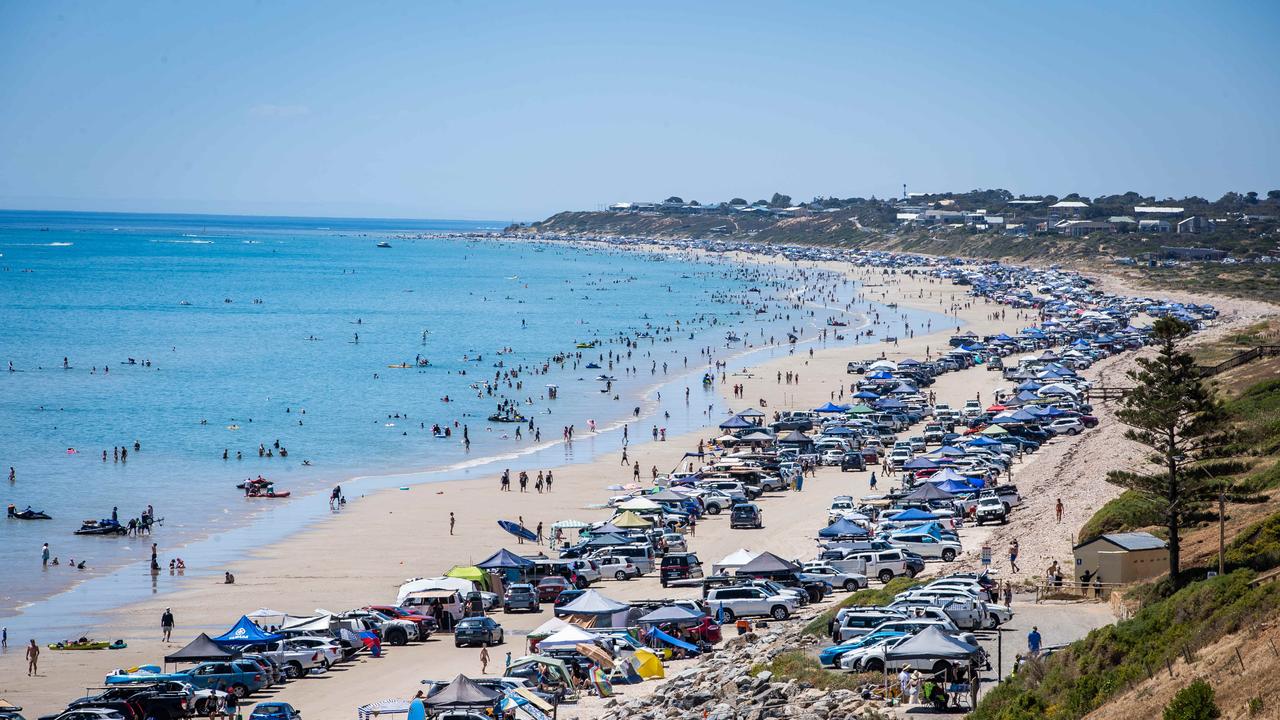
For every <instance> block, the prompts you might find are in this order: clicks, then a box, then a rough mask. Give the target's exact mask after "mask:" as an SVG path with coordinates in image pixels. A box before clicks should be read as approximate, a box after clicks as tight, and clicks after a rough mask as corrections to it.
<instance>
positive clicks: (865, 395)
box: [849, 390, 880, 400]
mask: <svg viewBox="0 0 1280 720" xmlns="http://www.w3.org/2000/svg"><path fill="white" fill-rule="evenodd" d="M849 397H855V398H858V399H859V400H876V399H878V398H879V397H880V396H879V395H878V394H876V393H873V392H871V391H869V390H859V391H858V392H856V393H854V394H852V395H850V396H849Z"/></svg>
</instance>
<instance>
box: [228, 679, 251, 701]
mask: <svg viewBox="0 0 1280 720" xmlns="http://www.w3.org/2000/svg"><path fill="white" fill-rule="evenodd" d="M231 692H233V693H235V696H236V698H237V699H239V700H243V699H245V698H246V697H248V696H249V688H247V687H245V686H244V685H241V684H240V683H236V684H235V685H232V686H231Z"/></svg>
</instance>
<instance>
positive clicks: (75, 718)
mask: <svg viewBox="0 0 1280 720" xmlns="http://www.w3.org/2000/svg"><path fill="white" fill-rule="evenodd" d="M41 720H129V719H128V718H126V717H125V716H124V715H122V714H120V712H119V711H116V710H111V709H108V708H96V707H88V708H76V709H75V710H66V711H63V712H62V713H59V714H57V715H50V716H49V717H48V718H41Z"/></svg>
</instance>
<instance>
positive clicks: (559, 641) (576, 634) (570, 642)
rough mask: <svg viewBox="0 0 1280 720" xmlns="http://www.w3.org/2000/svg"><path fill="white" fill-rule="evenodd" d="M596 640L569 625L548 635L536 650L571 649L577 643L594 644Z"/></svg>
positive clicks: (593, 636) (576, 627) (587, 633)
mask: <svg viewBox="0 0 1280 720" xmlns="http://www.w3.org/2000/svg"><path fill="white" fill-rule="evenodd" d="M597 639H599V638H598V637H597V636H596V635H594V634H593V633H589V632H587V631H586V630H583V629H582V628H580V627H578V626H577V625H570V626H568V627H566V628H564V629H562V630H557V631H555V632H553V633H551V634H550V635H548V636H547V637H546V638H544V639H543V640H542V642H539V643H538V649H539V650H543V649H545V650H553V649H556V648H561V649H564V648H573V647H576V646H577V645H578V643H589V642H595V641H596V640H597Z"/></svg>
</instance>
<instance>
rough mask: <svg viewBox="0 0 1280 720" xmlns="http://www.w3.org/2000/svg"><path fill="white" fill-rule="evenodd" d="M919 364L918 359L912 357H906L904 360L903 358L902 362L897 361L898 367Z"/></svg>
mask: <svg viewBox="0 0 1280 720" xmlns="http://www.w3.org/2000/svg"><path fill="white" fill-rule="evenodd" d="M919 364H920V361H919V360H914V359H912V358H907V359H906V360H903V361H902V362H899V363H898V367H911V366H912V365H919Z"/></svg>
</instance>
